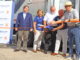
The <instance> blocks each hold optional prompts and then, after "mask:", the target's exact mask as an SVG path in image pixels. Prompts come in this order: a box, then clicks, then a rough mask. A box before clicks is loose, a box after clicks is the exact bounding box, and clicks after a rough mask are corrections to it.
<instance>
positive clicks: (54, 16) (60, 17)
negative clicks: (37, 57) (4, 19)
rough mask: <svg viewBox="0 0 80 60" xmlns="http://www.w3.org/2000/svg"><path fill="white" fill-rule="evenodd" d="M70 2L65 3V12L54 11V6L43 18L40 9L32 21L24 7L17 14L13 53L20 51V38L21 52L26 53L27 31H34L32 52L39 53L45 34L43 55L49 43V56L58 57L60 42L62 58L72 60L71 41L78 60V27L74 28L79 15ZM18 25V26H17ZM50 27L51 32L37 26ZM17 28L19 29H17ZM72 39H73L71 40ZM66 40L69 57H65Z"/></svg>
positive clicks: (79, 42) (79, 35) (79, 33)
mask: <svg viewBox="0 0 80 60" xmlns="http://www.w3.org/2000/svg"><path fill="white" fill-rule="evenodd" d="M72 6H73V5H72V2H71V1H67V2H66V3H65V6H64V7H65V9H66V12H65V11H64V10H63V9H60V10H59V12H57V11H56V8H55V7H54V6H51V8H50V11H49V12H47V13H46V14H45V16H44V12H43V10H42V9H39V10H38V11H37V16H36V17H35V18H34V20H33V19H32V15H31V14H30V13H28V10H29V7H28V6H24V7H23V12H21V13H19V14H18V16H17V21H16V25H15V30H16V31H18V42H17V47H16V49H15V50H14V51H15V52H17V51H20V47H21V41H22V37H23V38H24V41H23V51H24V52H27V40H28V34H29V31H33V30H34V42H33V52H34V53H37V51H40V52H41V49H40V47H41V42H42V38H43V35H44V34H45V45H44V53H45V54H47V51H48V48H49V46H50V43H51V48H52V49H51V51H52V54H51V55H54V56H55V55H58V51H59V47H60V42H61V40H62V42H63V46H62V52H63V55H62V56H63V57H66V59H74V56H73V40H75V45H76V49H75V50H76V59H75V60H79V53H80V48H79V47H80V39H79V37H80V27H79V26H77V27H76V26H75V24H77V22H75V21H79V14H78V12H77V10H76V9H73V8H72ZM18 24H19V26H18ZM39 24H40V25H44V26H48V25H52V26H50V27H53V29H52V30H49V29H47V28H41V27H38V25H39ZM18 27H19V28H18ZM20 27H22V28H20ZM73 38H74V39H73ZM67 40H69V56H66V52H67Z"/></svg>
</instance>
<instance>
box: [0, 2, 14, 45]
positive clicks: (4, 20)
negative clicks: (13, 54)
mask: <svg viewBox="0 0 80 60" xmlns="http://www.w3.org/2000/svg"><path fill="white" fill-rule="evenodd" d="M14 7H15V3H14V2H13V1H0V43H1V44H11V43H12V36H13V29H11V28H12V27H13V23H14Z"/></svg>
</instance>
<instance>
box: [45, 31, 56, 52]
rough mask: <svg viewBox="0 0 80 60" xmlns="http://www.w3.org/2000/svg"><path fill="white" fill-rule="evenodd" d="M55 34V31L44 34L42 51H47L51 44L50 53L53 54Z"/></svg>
mask: <svg viewBox="0 0 80 60" xmlns="http://www.w3.org/2000/svg"><path fill="white" fill-rule="evenodd" d="M56 33H57V31H50V30H49V31H47V32H46V33H45V46H44V50H48V48H49V45H50V43H51V46H50V48H51V51H52V52H54V49H55V41H56Z"/></svg>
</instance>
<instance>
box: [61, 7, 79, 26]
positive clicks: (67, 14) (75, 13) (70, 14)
mask: <svg viewBox="0 0 80 60" xmlns="http://www.w3.org/2000/svg"><path fill="white" fill-rule="evenodd" d="M75 18H77V19H79V13H78V11H77V10H76V9H72V10H71V11H70V12H68V11H66V12H65V14H64V16H63V17H62V18H61V20H62V21H64V20H66V19H75ZM75 23H76V22H68V23H67V24H68V26H69V27H70V26H74V25H75Z"/></svg>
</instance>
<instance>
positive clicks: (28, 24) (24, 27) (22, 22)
mask: <svg viewBox="0 0 80 60" xmlns="http://www.w3.org/2000/svg"><path fill="white" fill-rule="evenodd" d="M28 9H29V7H28V6H24V7H23V12H21V13H19V14H18V17H17V21H16V25H15V27H16V28H15V30H16V31H18V30H19V31H18V42H17V47H16V49H15V50H14V51H15V52H17V51H20V47H21V42H22V37H23V38H24V41H23V51H24V52H27V39H28V34H29V31H32V29H33V21H32V15H31V14H30V13H28ZM18 23H19V28H18Z"/></svg>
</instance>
